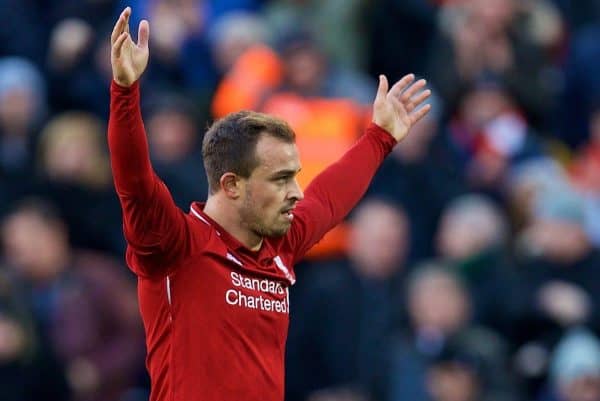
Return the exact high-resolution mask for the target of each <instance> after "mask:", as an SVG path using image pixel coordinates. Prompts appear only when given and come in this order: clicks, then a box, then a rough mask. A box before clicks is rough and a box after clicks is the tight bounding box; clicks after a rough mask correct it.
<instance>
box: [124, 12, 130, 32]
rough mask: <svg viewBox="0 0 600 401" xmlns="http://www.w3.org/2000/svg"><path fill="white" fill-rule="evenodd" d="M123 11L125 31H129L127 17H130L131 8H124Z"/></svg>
mask: <svg viewBox="0 0 600 401" xmlns="http://www.w3.org/2000/svg"><path fill="white" fill-rule="evenodd" d="M123 13H124V14H125V32H127V33H129V18H130V17H131V8H130V7H127V8H125V11H124V12H123Z"/></svg>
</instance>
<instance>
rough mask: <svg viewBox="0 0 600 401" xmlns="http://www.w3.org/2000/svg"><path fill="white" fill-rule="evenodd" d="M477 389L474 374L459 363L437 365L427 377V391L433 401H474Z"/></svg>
mask: <svg viewBox="0 0 600 401" xmlns="http://www.w3.org/2000/svg"><path fill="white" fill-rule="evenodd" d="M478 387H479V386H478V380H477V376H476V375H475V373H474V372H472V371H471V370H470V369H468V368H467V367H466V366H462V365H461V364H459V363H453V362H444V363H440V364H437V365H435V366H433V367H432V368H431V369H430V371H429V374H428V377H427V389H428V391H429V394H430V395H431V396H432V397H433V400H434V401H475V400H476V399H477V394H478V392H479V389H478Z"/></svg>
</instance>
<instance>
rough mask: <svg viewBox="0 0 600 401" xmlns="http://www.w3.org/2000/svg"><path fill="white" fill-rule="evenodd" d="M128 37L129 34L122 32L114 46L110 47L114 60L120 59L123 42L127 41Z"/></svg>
mask: <svg viewBox="0 0 600 401" xmlns="http://www.w3.org/2000/svg"><path fill="white" fill-rule="evenodd" d="M128 37H129V34H128V33H127V32H123V33H121V34H120V35H119V37H118V38H117V40H116V41H115V44H114V45H113V47H112V52H113V56H114V57H115V58H119V57H121V50H122V49H123V43H125V41H126V40H127V38H128Z"/></svg>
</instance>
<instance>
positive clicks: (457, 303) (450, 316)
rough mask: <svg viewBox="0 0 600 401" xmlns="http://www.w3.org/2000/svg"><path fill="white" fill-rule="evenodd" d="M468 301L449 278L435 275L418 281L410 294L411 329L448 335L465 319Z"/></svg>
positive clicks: (467, 311) (462, 323)
mask: <svg viewBox="0 0 600 401" xmlns="http://www.w3.org/2000/svg"><path fill="white" fill-rule="evenodd" d="M468 302H469V301H468V300H467V297H466V295H465V293H464V292H463V290H462V289H461V288H460V287H459V286H458V284H457V283H456V282H455V281H454V280H453V279H452V278H451V277H449V276H446V275H445V274H441V273H436V274H431V275H429V276H427V277H423V278H421V280H419V281H417V282H416V283H415V284H414V288H412V289H411V291H410V299H409V308H410V315H411V318H412V324H413V327H414V328H415V329H417V330H431V331H435V332H441V333H445V334H450V333H453V332H455V331H456V330H458V329H459V328H460V327H461V326H463V325H464V323H465V322H466V321H467V320H468V316H469V303H468Z"/></svg>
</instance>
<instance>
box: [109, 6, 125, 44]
mask: <svg viewBox="0 0 600 401" xmlns="http://www.w3.org/2000/svg"><path fill="white" fill-rule="evenodd" d="M127 8H129V7H127ZM127 8H126V9H125V10H123V11H122V12H121V15H119V19H118V20H117V22H116V23H115V26H114V28H113V31H112V34H111V35H110V43H111V44H114V43H115V41H116V40H117V38H118V37H119V35H120V34H121V33H123V30H124V28H125V12H126V11H127Z"/></svg>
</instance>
